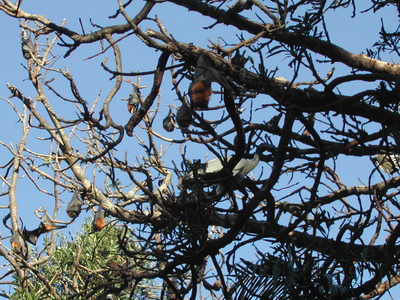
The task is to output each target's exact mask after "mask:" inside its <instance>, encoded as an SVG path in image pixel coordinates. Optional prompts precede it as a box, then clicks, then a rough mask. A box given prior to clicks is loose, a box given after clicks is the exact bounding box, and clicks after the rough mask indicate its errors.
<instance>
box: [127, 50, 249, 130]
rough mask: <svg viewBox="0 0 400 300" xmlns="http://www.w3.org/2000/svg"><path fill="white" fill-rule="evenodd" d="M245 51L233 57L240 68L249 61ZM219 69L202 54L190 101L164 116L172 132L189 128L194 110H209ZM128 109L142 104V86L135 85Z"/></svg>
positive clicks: (136, 107) (166, 124) (190, 88)
mask: <svg viewBox="0 0 400 300" xmlns="http://www.w3.org/2000/svg"><path fill="white" fill-rule="evenodd" d="M244 55H245V53H240V51H236V53H235V55H234V56H233V57H232V59H231V63H232V65H235V66H237V67H239V68H242V67H244V65H245V64H246V62H247V60H248V59H247V58H245V56H244ZM218 77H219V75H218V71H216V70H215V69H214V68H213V66H212V63H211V62H210V60H209V59H208V58H207V57H206V56H205V55H200V56H199V58H198V60H197V62H196V67H195V70H194V74H193V76H192V82H191V83H190V85H189V90H188V95H189V97H190V103H183V104H182V105H181V106H180V107H179V108H178V109H177V112H176V115H175V114H174V113H173V112H172V110H171V109H170V110H169V112H168V115H167V116H166V117H165V118H164V120H163V122H162V125H163V128H164V129H165V130H166V131H168V132H172V131H174V129H175V128H176V125H178V126H179V127H180V128H187V127H189V126H190V124H191V123H192V120H193V119H192V110H207V109H208V105H209V102H210V100H211V96H212V94H213V90H212V82H218V81H219V80H218ZM123 100H125V101H127V103H128V111H129V113H131V114H134V113H136V112H137V111H138V110H139V109H140V106H141V103H142V98H141V92H140V87H138V85H133V91H132V93H131V94H130V95H129V97H128V98H127V99H123Z"/></svg>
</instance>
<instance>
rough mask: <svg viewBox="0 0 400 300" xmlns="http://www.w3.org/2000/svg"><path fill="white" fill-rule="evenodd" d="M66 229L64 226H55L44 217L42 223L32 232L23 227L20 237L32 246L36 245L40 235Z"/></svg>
mask: <svg viewBox="0 0 400 300" xmlns="http://www.w3.org/2000/svg"><path fill="white" fill-rule="evenodd" d="M65 227H67V226H66V225H57V224H55V223H54V222H53V221H52V220H50V218H49V217H48V216H46V215H45V216H44V217H43V218H42V222H40V224H39V227H38V228H36V229H33V230H28V229H26V228H25V227H24V229H23V230H22V237H23V239H24V240H25V241H27V242H29V243H31V244H32V245H36V243H37V241H38V239H39V237H40V235H42V234H44V233H47V232H50V231H53V230H57V229H62V228H65Z"/></svg>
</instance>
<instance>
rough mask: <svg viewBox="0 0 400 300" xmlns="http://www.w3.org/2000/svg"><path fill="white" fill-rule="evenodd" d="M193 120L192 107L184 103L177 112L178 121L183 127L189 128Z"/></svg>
mask: <svg viewBox="0 0 400 300" xmlns="http://www.w3.org/2000/svg"><path fill="white" fill-rule="evenodd" d="M192 120H193V118H192V111H191V109H190V108H189V107H188V106H187V105H186V104H182V106H181V107H179V108H178V111H177V112H176V123H177V124H178V125H179V127H181V128H188V127H189V126H190V124H191V123H192Z"/></svg>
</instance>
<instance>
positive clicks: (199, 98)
mask: <svg viewBox="0 0 400 300" xmlns="http://www.w3.org/2000/svg"><path fill="white" fill-rule="evenodd" d="M211 69H212V66H211V63H210V61H209V59H208V58H207V57H206V56H205V55H200V57H199V58H198V59H197V63H196V69H195V72H194V75H193V81H192V83H191V84H190V86H189V96H190V99H191V103H192V107H193V109H195V110H197V109H204V108H208V103H209V102H210V99H211V95H212V89H211V82H212V81H213V74H212V71H211Z"/></svg>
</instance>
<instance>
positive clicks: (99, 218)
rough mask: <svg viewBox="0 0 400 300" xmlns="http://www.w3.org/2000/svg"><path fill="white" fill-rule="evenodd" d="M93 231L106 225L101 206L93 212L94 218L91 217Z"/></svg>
mask: <svg viewBox="0 0 400 300" xmlns="http://www.w3.org/2000/svg"><path fill="white" fill-rule="evenodd" d="M92 226H93V231H95V232H97V231H101V230H102V229H103V228H104V227H106V226H107V221H106V218H105V216H104V210H103V209H102V208H99V209H98V210H97V211H96V212H95V214H94V219H93V223H92Z"/></svg>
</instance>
